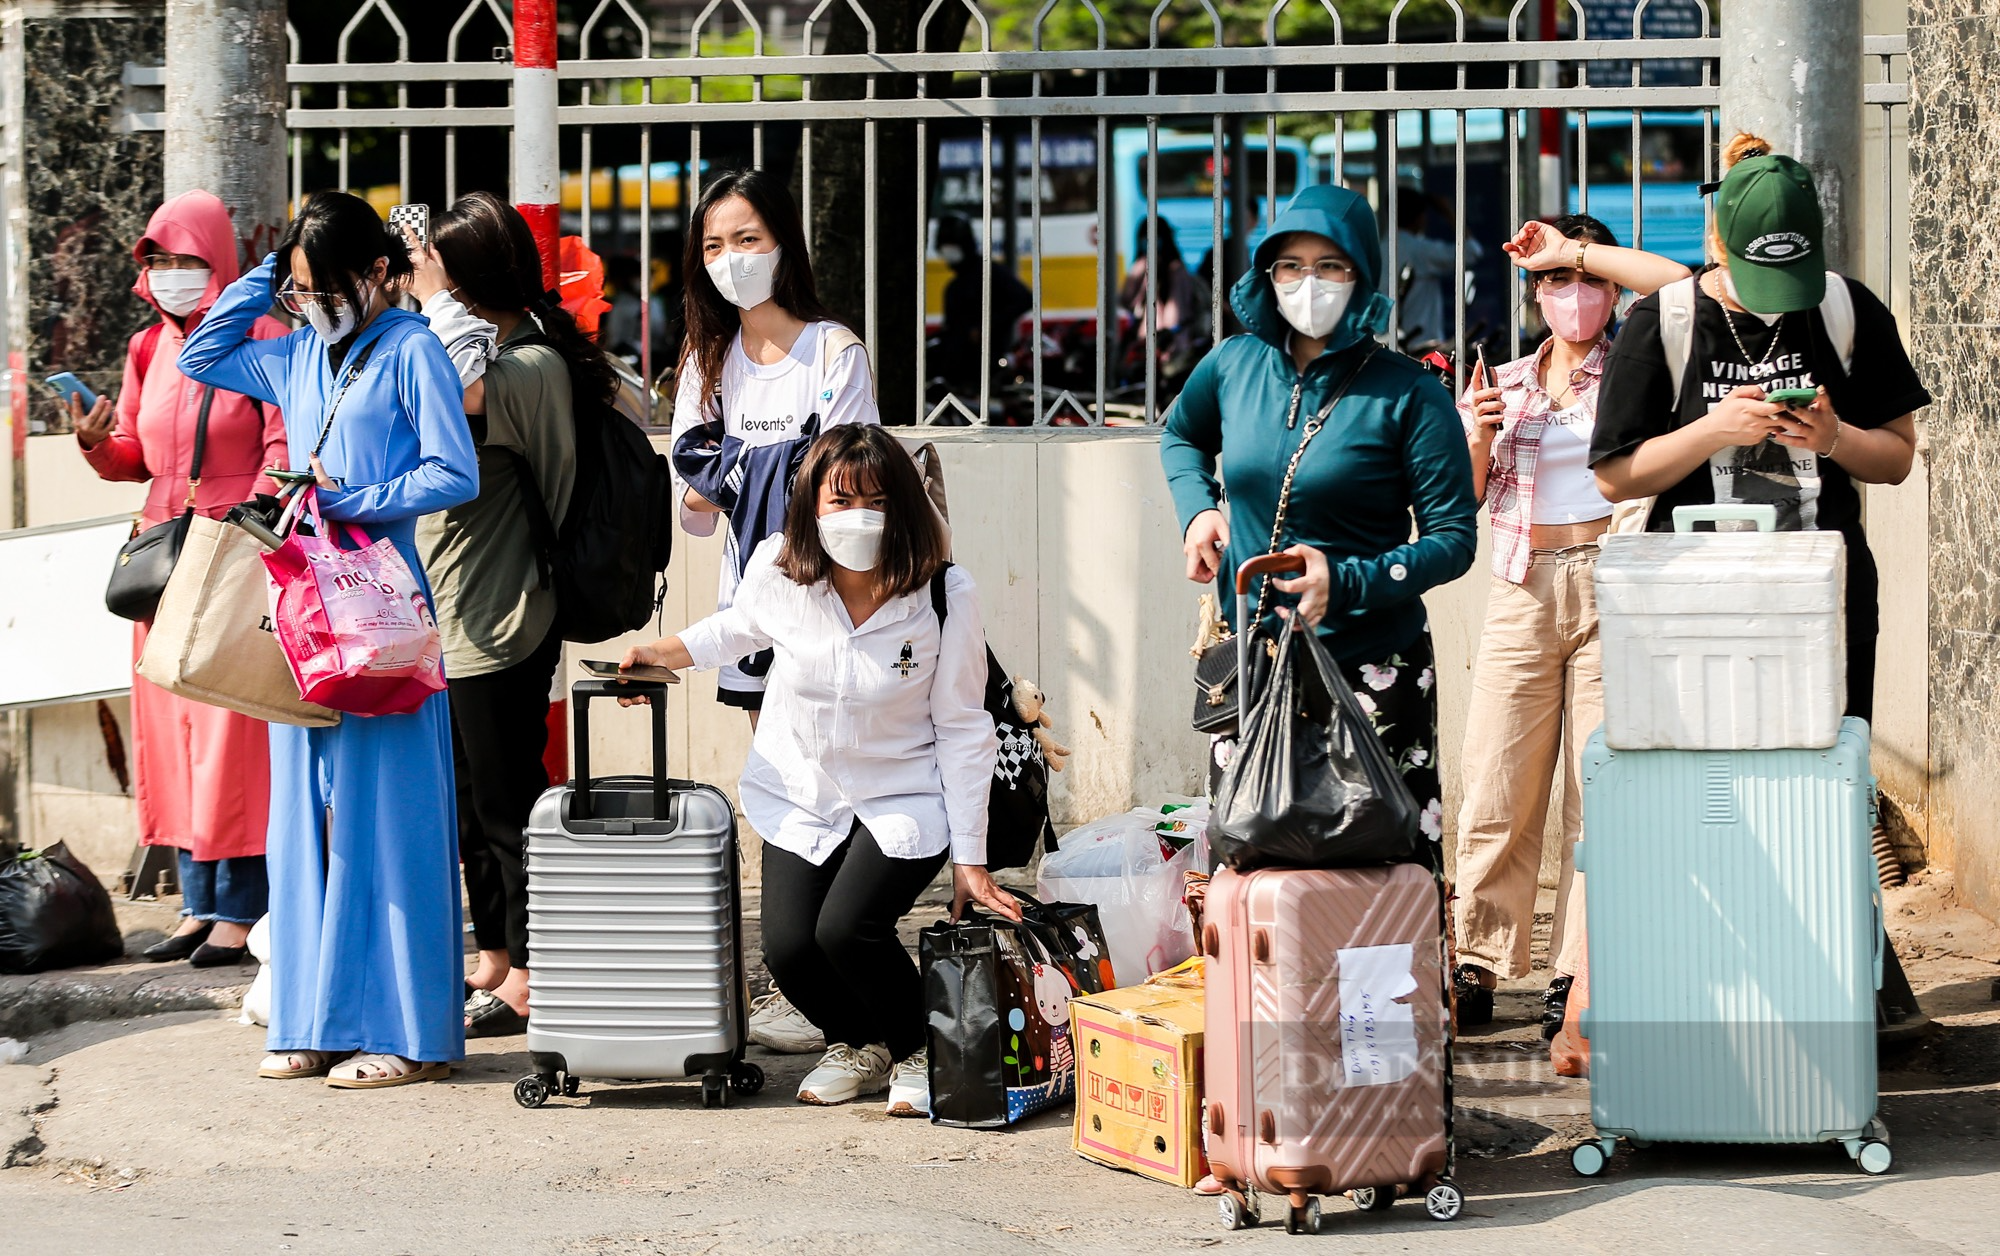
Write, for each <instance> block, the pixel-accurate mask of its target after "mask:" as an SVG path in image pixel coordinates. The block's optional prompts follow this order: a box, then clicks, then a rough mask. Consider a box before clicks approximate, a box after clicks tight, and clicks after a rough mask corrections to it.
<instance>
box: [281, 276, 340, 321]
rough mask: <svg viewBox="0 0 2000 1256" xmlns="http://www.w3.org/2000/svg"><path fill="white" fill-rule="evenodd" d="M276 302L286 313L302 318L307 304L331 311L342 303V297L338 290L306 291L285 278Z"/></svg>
mask: <svg viewBox="0 0 2000 1256" xmlns="http://www.w3.org/2000/svg"><path fill="white" fill-rule="evenodd" d="M278 304H279V305H280V306H282V307H284V310H285V312H286V313H288V314H291V315H294V316H296V317H300V318H303V317H305V312H306V307H307V306H318V307H319V308H320V309H322V310H327V311H329V312H331V311H332V310H333V308H334V307H335V306H337V305H341V304H344V298H342V297H341V295H340V294H339V293H338V292H308V291H306V290H305V289H304V288H300V287H296V286H294V285H293V283H292V281H291V280H289V279H287V280H285V284H284V286H283V287H282V288H279V289H278Z"/></svg>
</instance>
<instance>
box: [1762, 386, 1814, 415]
mask: <svg viewBox="0 0 2000 1256" xmlns="http://www.w3.org/2000/svg"><path fill="white" fill-rule="evenodd" d="M1764 400H1766V401H1768V402H1770V403H1771V404H1773V405H1779V406H1784V407H1785V408H1786V409H1788V410H1789V409H1791V408H1792V407H1793V406H1809V405H1811V404H1812V403H1813V402H1815V401H1818V400H1819V389H1817V388H1780V389H1779V390H1778V391H1776V392H1768V393H1765V394H1764Z"/></svg>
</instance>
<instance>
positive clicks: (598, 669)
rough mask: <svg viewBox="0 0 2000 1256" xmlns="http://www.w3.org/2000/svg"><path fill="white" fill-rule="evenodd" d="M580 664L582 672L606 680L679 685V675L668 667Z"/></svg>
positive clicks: (597, 661)
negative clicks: (650, 681)
mask: <svg viewBox="0 0 2000 1256" xmlns="http://www.w3.org/2000/svg"><path fill="white" fill-rule="evenodd" d="M581 663H582V665H583V670H584V671H586V672H589V673H590V674H591V675H593V676H602V677H604V679H606V680H656V681H659V682H660V683H661V684H665V685H678V684H680V683H681V676H680V673H679V672H676V671H674V670H673V669H672V668H668V667H654V666H652V665H651V664H645V663H642V664H640V665H639V666H637V667H620V666H618V664H616V663H607V662H605V661H604V660H602V659H583V660H581Z"/></svg>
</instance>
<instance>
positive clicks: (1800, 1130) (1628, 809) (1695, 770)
mask: <svg viewBox="0 0 2000 1256" xmlns="http://www.w3.org/2000/svg"><path fill="white" fill-rule="evenodd" d="M1583 781H1584V785H1583V806H1584V833H1585V834H1586V840H1585V841H1583V842H1582V843H1581V844H1579V845H1578V847H1577V870H1578V871H1580V872H1585V873H1586V874H1587V878H1588V879H1587V881H1586V883H1585V885H1586V892H1587V897H1586V900H1585V910H1586V913H1587V916H1588V923H1589V931H1590V942H1589V945H1590V1007H1589V1009H1588V1010H1587V1011H1586V1012H1584V1013H1583V1022H1582V1027H1583V1030H1584V1032H1585V1033H1586V1034H1587V1035H1588V1036H1589V1038H1590V1110H1591V1119H1592V1121H1593V1122H1595V1124H1596V1126H1597V1132H1598V1135H1599V1137H1598V1139H1597V1140H1596V1141H1594V1142H1587V1143H1583V1144H1581V1145H1580V1146H1578V1147H1576V1148H1575V1149H1574V1150H1573V1152H1572V1154H1571V1158H1570V1162H1571V1164H1572V1165H1573V1166H1574V1167H1575V1168H1576V1170H1577V1172H1579V1173H1581V1174H1584V1175H1585V1176H1589V1175H1592V1174H1595V1173H1598V1172H1600V1171H1602V1170H1603V1168H1604V1165H1605V1162H1606V1160H1607V1159H1608V1158H1609V1157H1610V1155H1611V1153H1612V1152H1613V1150H1614V1149H1615V1148H1616V1147H1617V1145H1618V1139H1619V1138H1621V1137H1622V1138H1626V1139H1629V1140H1631V1141H1632V1143H1633V1145H1635V1146H1644V1145H1645V1144H1646V1143H1649V1142H1654V1141H1660V1142H1665V1141H1674V1142H1691V1143H1810V1142H1839V1143H1841V1144H1842V1145H1843V1146H1844V1147H1845V1148H1846V1150H1847V1153H1848V1154H1849V1155H1850V1156H1852V1157H1853V1158H1854V1159H1855V1161H1856V1162H1857V1163H1858V1164H1859V1165H1860V1166H1861V1167H1862V1169H1864V1170H1866V1171H1867V1172H1869V1173H1883V1172H1886V1171H1887V1170H1888V1168H1889V1164H1890V1160H1891V1155H1890V1151H1889V1146H1888V1131H1887V1130H1886V1129H1884V1128H1883V1126H1882V1124H1881V1122H1879V1121H1878V1120H1876V1119H1875V1095H1876V1090H1875V1082H1876V1077H1875V991H1876V989H1877V988H1878V987H1879V986H1880V985H1881V982H1882V954H1883V946H1884V935H1883V932H1882V895H1881V887H1880V883H1879V882H1878V880H1877V876H1876V869H1875V862H1874V859H1873V857H1872V855H1871V853H1870V847H1869V835H1870V830H1871V828H1872V825H1873V811H1874V798H1875V789H1874V780H1873V777H1872V776H1871V775H1870V774H1869V768H1868V725H1867V724H1865V723H1864V722H1862V721H1860V720H1856V719H1848V720H1845V721H1843V722H1842V724H1841V729H1840V736H1839V739H1838V740H1837V741H1836V742H1835V743H1834V744H1833V745H1832V746H1830V747H1827V748H1826V749H1824V750H1713V751H1710V750H1624V751H1618V750H1611V749H1609V748H1608V747H1606V746H1605V744H1604V737H1603V734H1602V733H1601V732H1600V733H1598V734H1596V735H1593V736H1592V737H1591V739H1590V743H1589V745H1588V747H1587V748H1586V749H1585V751H1584V767H1583Z"/></svg>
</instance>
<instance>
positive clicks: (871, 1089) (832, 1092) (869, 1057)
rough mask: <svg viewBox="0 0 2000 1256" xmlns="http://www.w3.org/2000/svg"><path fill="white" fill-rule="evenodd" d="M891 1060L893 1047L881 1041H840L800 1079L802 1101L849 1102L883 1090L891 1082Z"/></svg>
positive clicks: (829, 1048) (800, 1097) (818, 1102)
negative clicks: (858, 1044) (859, 1044)
mask: <svg viewBox="0 0 2000 1256" xmlns="http://www.w3.org/2000/svg"><path fill="white" fill-rule="evenodd" d="M889 1063H890V1061H889V1048H887V1047H885V1046H883V1045H882V1044H881V1043H879V1042H877V1043H871V1044H869V1045H868V1046H865V1047H850V1046H848V1045H847V1044H846V1043H844V1042H836V1043H834V1044H833V1045H832V1046H830V1047H828V1048H827V1049H826V1054H825V1055H823V1056H821V1057H820V1059H819V1063H818V1064H817V1065H815V1066H814V1067H813V1071H812V1072H810V1073H807V1074H806V1079H805V1080H804V1081H802V1082H800V1083H799V1102H800V1103H817V1104H822V1105H824V1104H835V1103H846V1102H847V1101H848V1100H850V1099H858V1098H860V1097H861V1096H862V1095H878V1094H881V1093H882V1091H883V1090H884V1089H885V1088H887V1086H888V1085H889Z"/></svg>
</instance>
